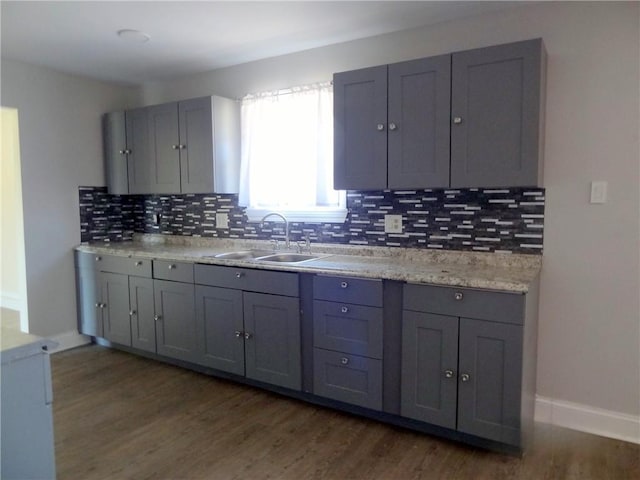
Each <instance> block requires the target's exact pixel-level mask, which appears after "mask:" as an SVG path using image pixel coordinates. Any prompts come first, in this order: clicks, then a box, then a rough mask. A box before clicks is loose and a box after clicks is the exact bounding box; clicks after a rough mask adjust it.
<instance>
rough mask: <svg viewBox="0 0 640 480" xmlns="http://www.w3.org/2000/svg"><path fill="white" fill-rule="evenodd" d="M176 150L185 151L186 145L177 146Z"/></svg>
mask: <svg viewBox="0 0 640 480" xmlns="http://www.w3.org/2000/svg"><path fill="white" fill-rule="evenodd" d="M178 148H179V149H180V150H185V149H186V148H187V146H186V145H178Z"/></svg>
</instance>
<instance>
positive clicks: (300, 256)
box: [256, 253, 328, 263]
mask: <svg viewBox="0 0 640 480" xmlns="http://www.w3.org/2000/svg"><path fill="white" fill-rule="evenodd" d="M327 256H328V255H322V254H320V255H314V254H312V253H276V254H274V255H267V256H265V257H259V258H256V260H258V261H259V262H278V263H299V262H306V261H308V260H315V259H317V258H323V257H327Z"/></svg>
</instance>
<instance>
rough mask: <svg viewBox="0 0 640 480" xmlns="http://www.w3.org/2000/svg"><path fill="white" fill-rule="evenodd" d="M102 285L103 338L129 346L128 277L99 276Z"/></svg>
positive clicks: (107, 274)
mask: <svg viewBox="0 0 640 480" xmlns="http://www.w3.org/2000/svg"><path fill="white" fill-rule="evenodd" d="M100 278H101V284H102V303H103V304H104V308H103V309H102V314H103V315H102V319H103V322H104V338H106V339H107V340H109V341H111V342H114V343H119V344H120V345H126V346H129V347H130V346H131V319H130V318H129V276H128V275H123V274H120V273H107V272H102V273H101V274H100Z"/></svg>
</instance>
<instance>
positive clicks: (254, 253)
mask: <svg viewBox="0 0 640 480" xmlns="http://www.w3.org/2000/svg"><path fill="white" fill-rule="evenodd" d="M328 256H329V255H328V254H312V253H294V252H282V253H276V252H273V251H270V250H241V251H238V252H227V253H219V254H217V255H211V257H213V258H220V259H226V260H255V261H257V262H275V263H300V262H308V261H310V260H316V259H318V258H324V257H328Z"/></svg>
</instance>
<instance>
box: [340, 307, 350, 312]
mask: <svg viewBox="0 0 640 480" xmlns="http://www.w3.org/2000/svg"><path fill="white" fill-rule="evenodd" d="M340 311H341V312H342V313H347V312H348V311H349V307H342V308H341V309H340Z"/></svg>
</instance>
